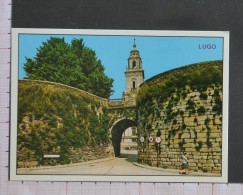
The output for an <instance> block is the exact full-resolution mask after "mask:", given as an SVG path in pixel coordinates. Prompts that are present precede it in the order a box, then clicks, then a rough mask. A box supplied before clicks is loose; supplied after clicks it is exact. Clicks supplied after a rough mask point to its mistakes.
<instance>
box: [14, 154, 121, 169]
mask: <svg viewBox="0 0 243 195" xmlns="http://www.w3.org/2000/svg"><path fill="white" fill-rule="evenodd" d="M115 158H117V157H110V158H102V159H97V160H92V161H86V162H80V163H73V164H67V165H56V166H40V167H30V168H18V169H17V170H18V171H21V170H43V169H53V168H64V167H75V166H80V165H88V164H95V163H100V162H106V161H110V160H113V159H115Z"/></svg>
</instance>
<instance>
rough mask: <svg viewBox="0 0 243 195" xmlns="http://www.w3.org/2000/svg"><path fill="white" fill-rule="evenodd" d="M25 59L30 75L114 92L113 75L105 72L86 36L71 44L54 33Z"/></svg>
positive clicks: (103, 93)
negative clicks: (85, 40)
mask: <svg viewBox="0 0 243 195" xmlns="http://www.w3.org/2000/svg"><path fill="white" fill-rule="evenodd" d="M26 61H27V62H26V63H25V64H24V70H25V71H26V73H27V78H29V79H35V80H45V81H53V82H57V83H63V84H66V85H69V86H73V87H76V88H78V89H82V90H85V91H88V92H90V93H93V94H95V95H97V96H100V97H104V98H109V96H110V95H111V93H112V92H113V91H112V83H113V79H110V78H108V77H107V76H106V75H105V74H104V70H105V68H104V66H103V65H102V64H101V61H100V60H98V59H97V56H96V53H95V51H93V50H91V49H90V48H87V47H86V46H85V45H84V42H83V39H73V40H72V42H71V43H70V44H68V43H66V42H65V41H64V38H54V37H51V38H50V39H49V40H47V42H44V43H43V45H42V46H40V48H38V49H37V54H36V56H35V57H34V58H33V59H30V58H26Z"/></svg>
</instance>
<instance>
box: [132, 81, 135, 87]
mask: <svg viewBox="0 0 243 195" xmlns="http://www.w3.org/2000/svg"><path fill="white" fill-rule="evenodd" d="M132 88H133V89H136V82H135V81H133V82H132Z"/></svg>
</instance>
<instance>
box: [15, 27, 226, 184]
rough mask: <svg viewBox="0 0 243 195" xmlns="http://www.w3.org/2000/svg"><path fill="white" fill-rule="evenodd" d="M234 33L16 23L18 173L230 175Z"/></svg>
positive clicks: (147, 178)
mask: <svg viewBox="0 0 243 195" xmlns="http://www.w3.org/2000/svg"><path fill="white" fill-rule="evenodd" d="M228 80H229V32H225V31H224V32H222V31H150V30H142V31H138V30H74V29H20V28H19V29H18V28H14V29H12V68H11V142H10V149H11V151H10V152H11V153H10V179H11V180H30V181H110V182H111V181H117V182H119V181H122V182H227V181H228Z"/></svg>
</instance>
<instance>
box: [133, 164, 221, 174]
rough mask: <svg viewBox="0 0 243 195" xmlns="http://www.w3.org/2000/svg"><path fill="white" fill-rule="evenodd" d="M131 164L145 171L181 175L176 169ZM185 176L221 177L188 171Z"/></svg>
mask: <svg viewBox="0 0 243 195" xmlns="http://www.w3.org/2000/svg"><path fill="white" fill-rule="evenodd" d="M133 164H134V165H135V166H138V167H142V168H146V169H153V170H157V171H166V172H172V173H178V175H182V174H179V170H176V169H164V168H161V167H152V166H149V165H142V164H139V163H137V162H133ZM187 175H189V176H215V177H218V176H221V175H220V174H213V173H202V172H192V171H189V174H187Z"/></svg>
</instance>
